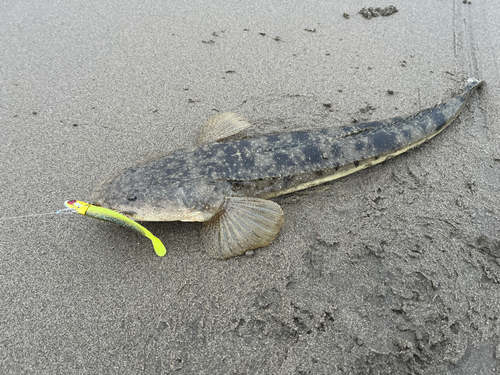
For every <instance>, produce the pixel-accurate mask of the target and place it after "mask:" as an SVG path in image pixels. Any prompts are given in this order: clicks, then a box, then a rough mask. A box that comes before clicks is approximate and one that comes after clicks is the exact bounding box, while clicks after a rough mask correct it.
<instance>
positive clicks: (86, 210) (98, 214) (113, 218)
mask: <svg viewBox="0 0 500 375" xmlns="http://www.w3.org/2000/svg"><path fill="white" fill-rule="evenodd" d="M64 204H65V205H66V207H68V208H71V209H73V210H75V211H76V212H77V213H79V214H80V215H86V216H89V217H93V218H94V219H99V220H104V221H109V222H111V223H114V224H117V225H120V226H122V227H125V228H129V229H132V230H133V231H134V232H137V233H139V234H142V235H143V236H145V237H147V238H149V239H150V240H151V242H152V243H153V247H154V249H155V252H156V254H157V255H158V256H161V257H162V256H164V255H165V254H166V253H167V250H166V248H165V246H164V245H163V243H162V242H161V241H160V239H158V238H157V237H155V236H154V235H153V234H152V233H151V232H150V231H149V230H147V229H146V228H144V227H143V226H142V225H140V224H139V223H136V222H135V221H134V220H132V219H130V218H128V217H127V216H125V215H122V214H120V213H118V212H115V211H113V210H110V209H108V208H104V207H98V206H94V205H92V204H90V203H87V202H82V201H77V200H70V201H66V202H64Z"/></svg>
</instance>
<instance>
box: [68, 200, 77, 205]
mask: <svg viewBox="0 0 500 375" xmlns="http://www.w3.org/2000/svg"><path fill="white" fill-rule="evenodd" d="M67 203H68V204H75V203H76V200H72V201H68V202H67Z"/></svg>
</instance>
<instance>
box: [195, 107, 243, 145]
mask: <svg viewBox="0 0 500 375" xmlns="http://www.w3.org/2000/svg"><path fill="white" fill-rule="evenodd" d="M250 126H252V125H250V123H249V122H248V121H247V120H245V119H244V118H243V117H242V116H240V115H237V114H236V113H231V112H225V113H220V114H218V115H215V116H213V117H211V118H210V119H209V120H208V121H207V122H206V123H205V124H204V125H203V127H202V128H201V130H200V133H199V134H198V139H197V140H196V145H197V146H199V145H201V144H204V143H212V142H215V141H219V140H221V139H224V138H227V137H230V136H231V135H235V134H237V133H239V132H240V131H242V130H244V129H246V128H249V127H250Z"/></svg>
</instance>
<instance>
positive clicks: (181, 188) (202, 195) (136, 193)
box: [92, 175, 228, 222]
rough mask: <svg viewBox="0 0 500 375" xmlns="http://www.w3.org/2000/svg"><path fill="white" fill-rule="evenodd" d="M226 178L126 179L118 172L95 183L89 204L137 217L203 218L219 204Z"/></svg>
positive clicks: (155, 219)
mask: <svg viewBox="0 0 500 375" xmlns="http://www.w3.org/2000/svg"><path fill="white" fill-rule="evenodd" d="M226 184H227V183H226V182H225V181H222V182H221V183H217V182H213V183H212V182H207V181H196V180H185V181H184V180H169V179H164V180H160V179H158V178H156V179H155V178H147V177H144V178H142V179H141V178H140V179H137V180H136V179H130V178H124V176H123V175H122V176H119V177H117V178H113V179H111V180H108V181H104V182H103V183H101V184H100V185H98V186H97V187H96V188H95V189H94V192H93V193H92V201H93V204H95V205H99V206H102V207H106V208H109V209H111V210H114V211H117V212H121V213H123V214H125V215H127V216H129V217H130V218H132V219H134V220H137V221H199V222H200V221H201V222H202V221H206V220H209V219H210V218H211V217H212V216H213V215H214V214H215V213H216V212H217V211H218V210H219V208H220V206H221V205H222V203H223V201H224V195H225V193H226V192H227V190H228V186H226Z"/></svg>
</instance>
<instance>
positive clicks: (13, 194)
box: [0, 0, 500, 374]
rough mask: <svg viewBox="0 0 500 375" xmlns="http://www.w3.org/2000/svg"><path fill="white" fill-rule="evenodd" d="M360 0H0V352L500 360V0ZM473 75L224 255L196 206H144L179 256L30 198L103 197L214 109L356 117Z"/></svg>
mask: <svg viewBox="0 0 500 375" xmlns="http://www.w3.org/2000/svg"><path fill="white" fill-rule="evenodd" d="M169 3H171V4H169ZM348 3H349V4H347V5H342V4H341V2H334V1H322V2H307V1H295V2H290V3H288V4H287V3H285V2H274V5H272V4H271V3H270V2H268V1H261V0H257V1H253V2H247V3H244V2H239V3H238V4H237V5H236V4H231V2H228V1H219V0H215V1H192V2H189V5H187V4H184V3H182V2H178V3H177V4H173V2H165V1H160V0H157V1H132V2H123V1H118V0H114V1H64V2H62V1H39V2H28V1H23V2H21V1H14V0H11V1H4V2H3V3H2V6H1V9H2V11H1V12H0V126H1V134H2V135H1V138H0V157H1V161H2V177H1V179H0V209H1V213H0V216H1V217H2V218H10V219H8V220H5V219H2V220H1V221H0V228H1V229H0V230H1V234H0V296H1V297H0V367H1V370H0V372H1V373H3V374H20V373H45V374H87V373H96V374H97V373H99V374H170V373H175V374H201V373H204V374H368V373H370V374H389V373H391V374H493V373H500V325H499V324H500V322H499V318H500V230H499V228H500V225H499V224H500V190H499V186H500V146H499V141H500V105H499V103H500V88H499V84H498V82H500V75H499V72H500V68H499V64H500V63H499V61H500V22H498V20H500V3H499V2H498V1H496V0H483V1H479V0H472V1H471V4H464V3H463V2H462V0H450V1H435V2H434V1H428V2H421V1H411V0H395V1H392V2H390V3H383V2H382V3H381V2H378V3H368V2H365V1H357V0H353V1H350V2H348ZM389 5H394V6H396V8H397V9H398V12H397V13H394V14H392V15H390V16H386V17H382V16H379V17H375V18H372V19H366V18H363V17H362V16H361V15H360V14H358V12H359V11H360V10H361V9H362V8H363V7H364V6H373V7H386V6H389ZM344 13H346V14H348V15H349V18H346V17H347V15H346V16H344ZM469 77H476V78H480V79H484V80H486V85H485V86H484V87H483V89H482V90H480V91H478V92H477V93H475V94H474V95H473V98H472V100H471V102H470V105H469V106H468V108H466V109H465V111H464V112H463V113H462V115H461V116H460V118H459V119H458V120H456V121H455V122H454V123H453V124H452V125H451V126H450V127H449V128H448V129H446V130H445V131H444V132H443V133H442V134H440V135H439V136H438V137H436V138H435V139H433V140H432V141H430V142H429V143H427V144H425V145H423V146H421V147H419V148H417V149H415V150H412V151H410V152H408V153H407V154H404V155H401V156H398V157H397V158H395V159H392V160H390V161H387V162H385V163H383V164H381V165H377V166H375V167H373V168H371V169H368V170H365V171H362V172H359V173H357V174H355V175H351V176H348V177H346V178H343V179H342V180H339V181H336V182H334V183H332V184H330V185H328V188H327V189H324V190H321V189H316V190H314V191H308V192H305V193H300V194H295V195H291V196H287V197H283V198H280V199H277V200H276V201H277V202H278V203H279V204H280V205H281V206H282V208H283V210H284V212H285V224H284V226H283V229H282V231H281V232H280V234H279V235H278V237H277V238H276V240H275V241H274V242H273V243H272V244H271V245H270V246H268V247H266V248H263V249H259V250H256V251H255V252H254V253H253V255H251V256H248V255H246V256H242V257H238V258H234V259H230V260H228V261H218V260H214V259H212V258H210V257H209V256H208V255H207V254H206V253H205V252H204V251H203V243H202V242H201V241H200V236H199V230H200V228H201V225H200V224H196V223H149V224H146V226H147V228H148V229H150V230H151V231H152V232H153V233H154V234H155V235H156V236H158V237H159V238H161V239H162V241H163V242H164V243H165V244H166V245H167V247H168V249H169V252H168V254H167V255H166V256H165V257H164V258H159V257H157V256H156V255H155V253H154V252H153V250H152V247H151V244H150V242H149V240H147V239H146V238H144V237H141V236H139V235H137V234H135V233H133V232H130V231H127V230H125V229H123V228H120V227H117V226H114V225H112V224H109V223H104V222H99V221H97V220H93V219H90V218H86V217H83V216H81V215H77V214H74V215H62V214H60V215H45V216H29V217H20V218H17V219H16V218H12V217H18V216H24V215H31V214H39V213H48V212H54V211H57V210H59V209H62V208H64V207H63V202H64V201H65V200H68V199H72V198H74V199H80V200H88V199H89V198H90V194H91V191H92V188H93V187H94V186H95V185H96V184H97V183H98V182H100V181H101V180H103V179H105V178H107V177H108V176H109V175H111V174H113V173H115V172H117V171H119V170H121V169H123V168H126V167H128V166H131V165H133V164H135V163H137V162H138V161H139V160H141V159H144V158H147V157H151V156H152V155H155V154H158V153H164V152H167V151H170V150H173V149H175V148H178V147H180V146H183V145H186V144H192V143H193V142H194V140H195V139H196V135H197V133H198V131H199V129H200V127H201V125H202V124H203V123H204V122H205V121H206V120H207V119H208V118H209V117H211V116H212V115H214V114H216V113H218V112H224V111H232V112H237V113H240V114H241V115H243V116H245V117H246V118H247V119H248V120H249V121H250V122H251V123H252V124H253V125H254V126H253V128H252V131H253V132H255V134H259V133H266V132H276V131H290V130H296V129H316V128H322V127H336V126H341V125H349V124H350V123H352V122H353V121H365V120H376V119H385V118H388V117H392V116H397V115H404V114H410V113H412V112H415V111H417V110H419V109H422V108H425V107H429V106H432V105H434V104H436V103H438V102H439V101H441V100H443V99H446V98H448V97H450V96H452V95H454V94H455V93H457V92H459V91H460V90H461V89H462V88H463V86H464V83H465V81H466V80H467V78H469ZM388 90H391V92H392V94H390V93H389V92H388Z"/></svg>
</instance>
